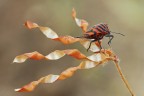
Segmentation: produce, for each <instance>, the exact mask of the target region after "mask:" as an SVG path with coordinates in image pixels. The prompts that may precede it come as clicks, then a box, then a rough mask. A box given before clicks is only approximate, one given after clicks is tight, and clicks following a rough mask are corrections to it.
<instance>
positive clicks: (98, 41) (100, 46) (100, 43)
mask: <svg viewBox="0 0 144 96" xmlns="http://www.w3.org/2000/svg"><path fill="white" fill-rule="evenodd" d="M98 43H99V45H100V51H101V49H102V46H101V43H100V40H98Z"/></svg>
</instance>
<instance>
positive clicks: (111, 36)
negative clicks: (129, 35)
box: [105, 34, 114, 46]
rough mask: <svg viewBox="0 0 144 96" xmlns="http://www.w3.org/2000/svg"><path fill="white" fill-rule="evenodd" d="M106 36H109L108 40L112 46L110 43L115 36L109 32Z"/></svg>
mask: <svg viewBox="0 0 144 96" xmlns="http://www.w3.org/2000/svg"><path fill="white" fill-rule="evenodd" d="M105 37H109V38H110V39H109V41H108V45H109V46H110V43H111V41H112V39H113V38H114V36H113V35H111V34H107V35H105Z"/></svg>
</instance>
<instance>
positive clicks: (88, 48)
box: [87, 40, 96, 51]
mask: <svg viewBox="0 0 144 96" xmlns="http://www.w3.org/2000/svg"><path fill="white" fill-rule="evenodd" d="M95 41H96V40H92V41H90V45H89V47H88V49H87V51H88V50H89V49H90V47H91V44H92V42H95Z"/></svg>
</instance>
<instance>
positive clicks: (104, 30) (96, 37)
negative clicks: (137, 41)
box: [77, 23, 124, 51]
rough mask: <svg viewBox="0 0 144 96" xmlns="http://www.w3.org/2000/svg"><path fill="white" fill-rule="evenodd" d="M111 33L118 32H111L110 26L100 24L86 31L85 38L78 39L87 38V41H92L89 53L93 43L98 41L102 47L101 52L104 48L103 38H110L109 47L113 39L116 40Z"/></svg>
mask: <svg viewBox="0 0 144 96" xmlns="http://www.w3.org/2000/svg"><path fill="white" fill-rule="evenodd" d="M111 33H116V32H111V31H110V30H109V28H108V25H107V24H105V23H100V24H97V25H94V26H93V27H91V28H90V29H89V30H88V31H86V32H85V33H84V34H83V36H81V37H77V38H86V39H92V40H91V41H90V45H89V47H88V49H87V51H88V50H89V49H90V47H91V44H92V42H95V41H98V43H99V45H100V50H101V49H102V46H101V44H100V40H101V39H103V37H104V36H105V37H109V41H108V45H109V46H110V44H111V41H112V39H113V38H114V36H113V35H112V34H111ZM116 34H120V35H122V36H124V35H123V34H121V33H116Z"/></svg>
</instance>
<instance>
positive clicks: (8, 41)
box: [0, 0, 144, 96]
mask: <svg viewBox="0 0 144 96" xmlns="http://www.w3.org/2000/svg"><path fill="white" fill-rule="evenodd" d="M73 7H74V8H75V9H76V11H77V17H78V18H82V19H85V20H87V21H88V22H89V24H90V26H92V25H95V24H98V23H101V22H105V23H107V24H108V25H109V28H110V30H111V31H114V32H120V33H123V34H125V35H126V36H125V37H123V36H120V35H116V34H114V35H115V38H114V39H113V41H112V44H111V46H112V48H113V50H114V51H115V53H116V54H117V55H118V56H119V58H120V60H121V62H120V66H121V68H122V70H123V73H124V74H125V76H126V78H127V79H128V81H129V83H130V85H131V87H132V89H133V91H134V92H135V93H136V96H143V94H144V70H143V68H144V64H143V62H144V52H143V49H144V0H0V44H1V47H0V62H1V63H0V64H1V65H0V82H1V84H0V95H1V96H130V94H129V92H128V90H127V89H126V87H125V85H124V84H123V82H122V80H121V78H120V76H119V74H118V72H117V70H116V68H115V65H114V64H113V63H112V62H108V63H107V64H106V65H105V66H100V67H97V68H92V69H89V70H79V71H77V72H76V74H75V75H74V76H72V77H71V78H68V79H66V80H63V81H57V82H55V83H53V84H40V85H39V86H38V87H37V88H36V89H35V90H34V91H33V92H30V93H18V92H14V89H15V88H19V87H22V86H23V85H25V84H27V83H29V82H31V81H33V80H37V79H38V78H40V77H42V76H45V75H48V74H51V73H52V74H60V73H61V72H62V71H63V70H65V69H67V68H69V67H71V66H77V65H79V63H80V61H78V60H76V59H73V58H72V57H69V56H65V57H63V58H61V59H59V60H57V61H45V60H41V61H34V60H28V61H26V62H24V63H22V64H12V61H13V59H14V58H15V56H17V55H20V54H23V53H26V52H33V51H38V52H40V53H42V54H44V55H47V54H49V53H50V52H52V51H54V50H62V49H72V48H77V49H79V50H81V52H82V53H84V54H86V55H90V54H92V53H91V52H87V51H86V49H85V48H83V47H82V46H81V45H80V44H79V43H74V44H71V45H63V44H61V43H60V42H56V41H52V40H50V39H47V38H46V37H45V36H44V35H43V34H42V33H41V32H40V31H39V30H38V29H32V30H28V29H27V28H25V27H24V26H23V23H24V22H25V21H26V20H31V21H33V22H36V23H38V24H39V25H42V26H48V27H50V28H52V29H53V30H54V31H55V32H57V34H58V35H71V36H81V35H82V32H81V29H80V28H79V27H77V25H76V24H75V22H74V21H73V19H72V17H71V10H72V8H73ZM107 41H108V38H104V40H103V45H102V46H103V47H104V48H109V47H108V45H107Z"/></svg>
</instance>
